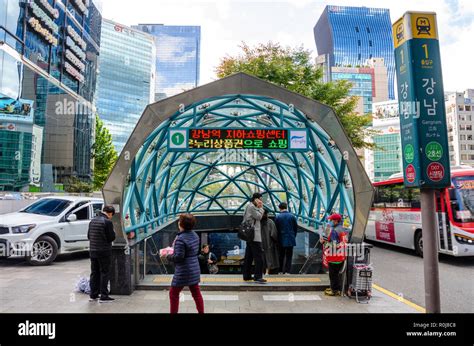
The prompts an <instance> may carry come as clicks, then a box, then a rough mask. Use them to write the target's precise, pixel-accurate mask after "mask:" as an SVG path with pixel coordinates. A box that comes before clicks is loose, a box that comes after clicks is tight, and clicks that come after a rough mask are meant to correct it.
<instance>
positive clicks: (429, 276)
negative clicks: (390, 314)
mask: <svg viewBox="0 0 474 346" xmlns="http://www.w3.org/2000/svg"><path fill="white" fill-rule="evenodd" d="M393 39H394V44H395V60H396V67H397V80H398V98H399V104H400V130H401V139H402V149H403V171H404V183H405V186H406V187H418V188H420V189H421V210H422V228H423V230H422V232H423V234H422V238H423V258H424V277H425V300H426V311H427V312H428V313H439V312H441V308H440V290H439V271H438V236H437V229H438V227H437V224H438V220H437V215H436V205H435V192H436V189H441V188H444V187H448V186H451V172H450V162H449V147H448V136H447V125H446V111H445V105H444V89H443V78H442V72H441V61H440V51H439V41H438V30H437V23H436V14H435V13H432V12H431V13H421V12H406V13H405V14H404V15H403V17H402V18H400V19H399V20H398V21H397V22H395V24H393Z"/></svg>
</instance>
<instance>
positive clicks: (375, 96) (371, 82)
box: [317, 55, 388, 114]
mask: <svg viewBox="0 0 474 346" xmlns="http://www.w3.org/2000/svg"><path fill="white" fill-rule="evenodd" d="M325 56H326V57H327V55H322V56H320V57H325ZM327 61H328V60H327V59H322V58H320V59H319V63H317V65H318V66H319V67H321V68H322V69H323V73H324V77H323V79H324V80H325V81H326V82H330V81H338V80H346V81H349V82H350V83H351V84H352V89H351V90H350V95H351V96H356V97H357V98H358V100H359V102H358V104H357V108H356V112H357V113H358V114H371V113H372V104H373V103H374V102H383V101H387V100H388V78H387V68H386V66H385V64H384V60H383V59H382V58H372V59H370V60H366V61H365V62H364V64H363V65H361V67H338V66H336V67H330V66H329V65H328V64H327ZM325 71H326V72H325Z"/></svg>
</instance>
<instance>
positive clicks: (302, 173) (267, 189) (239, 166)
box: [103, 73, 373, 294]
mask: <svg viewBox="0 0 474 346" xmlns="http://www.w3.org/2000/svg"><path fill="white" fill-rule="evenodd" d="M255 192H260V193H262V194H263V200H264V204H265V208H266V209H268V210H269V212H270V218H273V217H274V216H275V215H276V214H277V213H278V205H279V204H280V203H281V202H287V203H288V205H289V209H290V211H291V212H292V213H294V214H295V215H296V217H297V218H298V228H299V229H298V235H297V246H296V247H295V251H294V257H293V266H292V275H289V276H278V275H270V276H267V277H266V278H267V279H268V284H266V285H260V286H259V288H264V289H266V290H271V289H285V288H288V287H290V288H291V289H292V290H294V289H295V288H302V289H304V288H305V287H311V288H312V289H314V288H315V287H317V286H325V285H327V284H328V279H327V275H325V274H321V270H320V269H321V268H320V267H321V263H320V261H317V260H316V261H314V262H313V263H312V264H311V265H306V267H305V268H303V266H304V265H305V263H306V264H308V263H307V259H308V258H309V257H310V256H311V255H312V254H313V252H314V251H315V245H316V244H317V243H318V239H319V235H318V228H319V227H322V226H323V225H324V224H325V222H326V218H327V216H328V215H330V214H331V213H333V212H338V213H340V214H342V215H343V216H344V223H345V226H346V227H347V228H348V229H349V230H350V239H351V242H354V243H359V242H362V240H363V237H364V230H365V226H366V222H367V218H368V215H369V211H370V205H371V201H372V196H373V189H372V186H371V183H370V180H369V178H368V177H367V175H366V173H365V170H364V168H363V167H362V164H361V163H360V160H359V158H358V157H357V154H356V153H355V151H354V149H353V147H352V145H351V143H350V141H349V139H348V138H347V136H346V134H345V132H344V130H343V128H342V126H341V124H340V122H339V120H338V118H337V116H336V115H335V113H334V111H333V110H332V109H331V108H330V107H328V106H325V105H323V104H321V103H319V102H316V101H314V100H311V99H308V98H306V97H303V96H301V95H299V94H295V93H293V92H290V91H288V90H286V89H283V88H281V87H278V86H276V85H274V84H272V83H268V82H265V81H262V80H260V79H258V78H255V77H252V76H249V75H247V74H244V73H238V74H235V75H232V76H230V77H227V78H224V79H221V80H218V81H215V82H212V83H210V84H207V85H204V86H202V87H198V88H195V89H192V90H189V91H187V92H184V93H182V94H179V95H176V96H174V97H170V98H167V99H164V100H162V101H160V102H157V103H154V104H151V105H149V106H148V107H147V108H146V109H145V111H144V113H143V115H142V117H141V118H140V120H139V122H138V124H137V126H136V128H135V129H134V131H133V133H132V135H131V137H130V139H129V140H128V142H127V144H126V145H125V147H124V149H123V151H122V153H121V155H120V157H119V160H118V162H117V164H116V166H115V167H114V169H113V171H112V173H111V175H110V176H109V178H108V180H107V183H106V184H105V186H104V189H103V194H104V199H105V201H106V203H107V204H112V205H114V206H115V207H116V210H118V213H117V214H116V215H115V216H114V219H113V222H114V226H115V230H116V233H117V240H116V242H115V243H114V251H113V252H114V256H113V265H114V270H113V277H112V281H111V285H112V287H111V288H112V293H115V294H130V293H131V292H132V291H133V290H134V289H136V288H139V289H163V288H166V287H169V283H170V281H171V276H172V273H173V267H172V266H171V265H170V264H168V263H165V262H164V261H162V260H161V259H160V257H159V249H161V248H165V247H167V246H170V245H171V244H172V242H173V240H174V237H175V236H176V234H177V231H178V227H177V217H178V216H179V214H181V213H192V214H194V215H195V216H196V217H197V220H198V222H197V226H196V230H195V231H196V232H197V233H198V234H199V236H200V240H201V243H202V244H209V245H210V247H211V252H213V253H214V254H215V255H216V256H217V258H218V263H217V265H218V267H219V273H218V274H215V275H206V276H203V277H202V287H203V289H225V288H226V287H227V288H228V289H235V288H243V289H253V287H255V286H256V284H254V283H244V281H243V280H242V275H241V274H240V273H241V265H242V260H243V254H244V252H245V245H246V244H245V242H243V241H241V240H240V239H239V238H238V237H237V228H238V226H239V224H240V223H241V221H242V215H243V211H244V209H245V206H246V204H247V203H248V202H249V200H250V198H251V196H252V194H253V193H255ZM302 269H304V270H302ZM300 273H304V274H300ZM262 286H264V287H262Z"/></svg>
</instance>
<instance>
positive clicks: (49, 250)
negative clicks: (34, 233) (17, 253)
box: [27, 236, 58, 266]
mask: <svg viewBox="0 0 474 346" xmlns="http://www.w3.org/2000/svg"><path fill="white" fill-rule="evenodd" d="M57 255H58V244H57V243H56V241H55V240H54V239H53V238H51V237H48V236H43V237H39V238H38V240H36V241H35V243H34V244H33V251H32V253H31V256H28V257H27V260H28V263H29V264H31V265H34V266H47V265H49V264H51V263H52V262H53V261H54V260H55V259H56V256H57Z"/></svg>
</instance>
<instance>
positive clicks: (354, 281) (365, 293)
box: [346, 243, 373, 303]
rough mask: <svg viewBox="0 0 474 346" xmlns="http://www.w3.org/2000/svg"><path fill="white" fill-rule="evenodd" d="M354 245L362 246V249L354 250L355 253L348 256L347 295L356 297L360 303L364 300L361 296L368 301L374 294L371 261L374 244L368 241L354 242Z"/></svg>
mask: <svg viewBox="0 0 474 346" xmlns="http://www.w3.org/2000/svg"><path fill="white" fill-rule="evenodd" d="M352 246H353V247H355V246H361V247H362V249H361V251H360V252H361V253H357V251H354V252H355V253H354V254H353V255H352V256H348V258H347V267H346V268H347V273H346V274H347V275H346V279H347V280H348V288H347V295H348V296H349V297H355V299H356V301H357V302H358V303H361V302H362V299H361V298H364V302H365V303H368V302H369V300H370V298H371V296H372V276H373V267H372V264H371V263H370V249H371V248H372V246H371V245H369V244H366V243H362V244H352ZM358 255H360V256H358Z"/></svg>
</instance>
